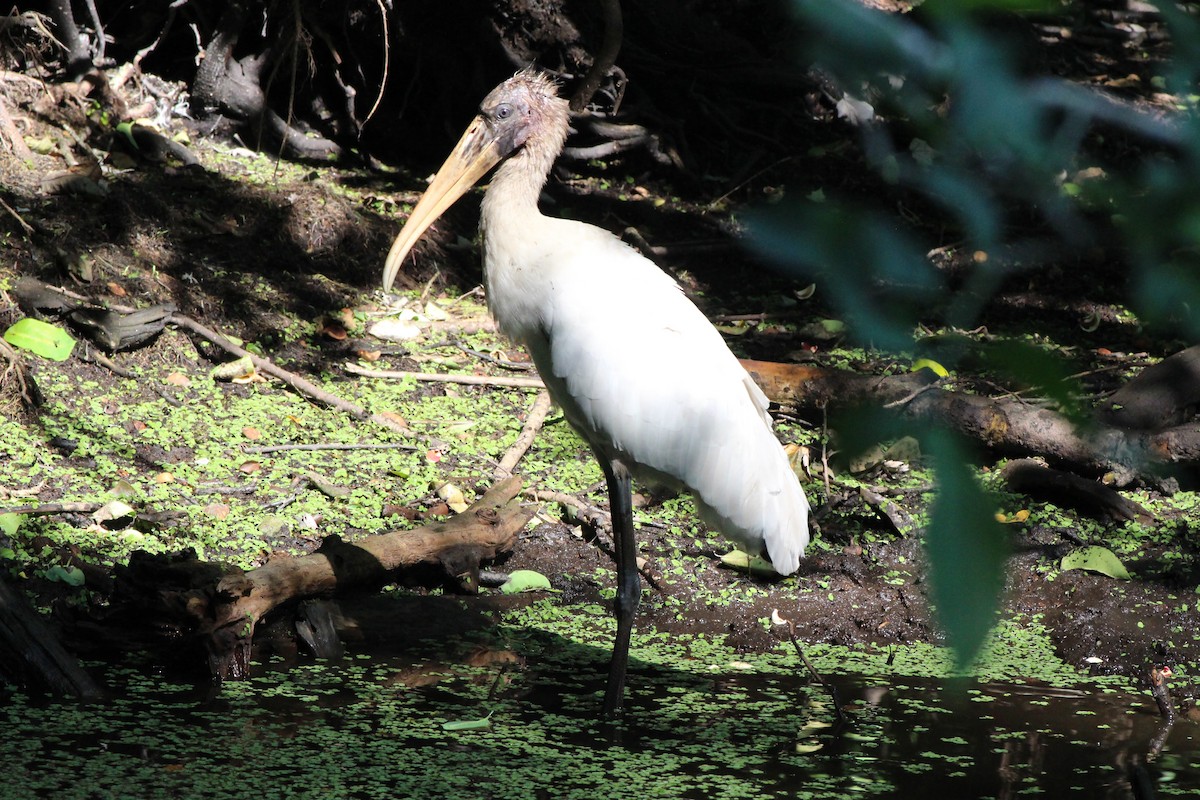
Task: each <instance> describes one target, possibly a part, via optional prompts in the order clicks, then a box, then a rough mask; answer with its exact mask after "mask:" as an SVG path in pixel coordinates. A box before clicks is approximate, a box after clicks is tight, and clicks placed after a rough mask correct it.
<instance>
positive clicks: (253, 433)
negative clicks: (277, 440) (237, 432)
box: [242, 425, 262, 440]
mask: <svg viewBox="0 0 1200 800" xmlns="http://www.w3.org/2000/svg"><path fill="white" fill-rule="evenodd" d="M242 436H245V437H246V438H247V439H251V440H257V439H261V438H262V431H260V430H259V429H258V428H253V427H251V426H249V425H247V426H246V427H244V428H242Z"/></svg>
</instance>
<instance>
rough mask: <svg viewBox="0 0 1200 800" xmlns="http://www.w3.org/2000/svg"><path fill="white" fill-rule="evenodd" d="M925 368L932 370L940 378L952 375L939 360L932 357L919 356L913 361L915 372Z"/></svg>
mask: <svg viewBox="0 0 1200 800" xmlns="http://www.w3.org/2000/svg"><path fill="white" fill-rule="evenodd" d="M923 369H928V370H930V371H931V372H933V374H934V375H937V376H938V377H939V378H948V377H950V373H949V372H947V371H946V368H945V367H943V366H942V365H941V364H939V363H938V362H936V361H934V360H933V359H932V358H918V359H917V360H916V361H914V362H913V365H912V371H913V372H920V371H921V370H923Z"/></svg>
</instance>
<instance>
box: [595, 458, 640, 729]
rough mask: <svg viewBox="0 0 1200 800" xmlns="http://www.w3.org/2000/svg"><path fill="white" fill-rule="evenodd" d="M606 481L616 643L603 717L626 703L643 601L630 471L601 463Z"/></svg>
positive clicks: (617, 464)
mask: <svg viewBox="0 0 1200 800" xmlns="http://www.w3.org/2000/svg"><path fill="white" fill-rule="evenodd" d="M601 465H602V466H603V467H604V477H605V479H606V480H607V481H608V506H609V511H610V513H611V514H612V527H613V547H614V548H615V549H616V557H617V600H616V602H615V603H614V604H613V611H614V613H615V614H616V616H617V639H616V641H615V642H613V652H612V664H611V665H610V666H609V668H608V688H607V689H605V691H604V714H605V716H613V715H615V714H618V713H620V711H621V707H622V705H623V703H624V701H625V668H626V667H627V666H628V665H629V637H630V635H631V634H632V633H633V612H635V611H636V610H637V607H638V601H640V600H641V599H642V582H641V580H640V579H639V578H638V571H637V543H636V542H635V541H634V538H633V497H632V496H631V494H630V491H629V471H628V470H627V469H625V466H624V465H623V464H621V463H620V462H619V461H612V462H604V461H601Z"/></svg>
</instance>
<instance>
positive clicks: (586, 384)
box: [481, 168, 808, 574]
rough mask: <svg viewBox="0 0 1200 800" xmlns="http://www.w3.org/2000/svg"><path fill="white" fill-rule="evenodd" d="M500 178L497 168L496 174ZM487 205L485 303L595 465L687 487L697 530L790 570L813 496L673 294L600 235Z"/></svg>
mask: <svg viewBox="0 0 1200 800" xmlns="http://www.w3.org/2000/svg"><path fill="white" fill-rule="evenodd" d="M502 169H503V168H502ZM504 189H505V180H504V178H503V176H500V175H498V176H497V179H496V181H495V182H494V183H493V185H492V187H491V188H490V189H489V190H488V193H487V195H486V197H485V199H484V203H483V210H482V211H483V217H482V222H481V226H482V229H483V231H484V270H485V276H486V287H487V299H488V306H489V308H490V309H491V311H492V313H493V314H494V315H495V317H496V320H497V322H498V323H499V324H500V328H501V330H503V331H504V333H506V334H507V335H508V336H510V337H512V338H513V339H515V340H516V341H518V342H520V343H521V344H523V345H525V346H526V347H527V348H528V349H529V352H530V354H531V355H532V356H533V360H534V363H535V364H536V365H537V368H538V372H539V373H540V374H541V376H542V379H543V380H544V381H546V384H547V386H548V387H549V389H550V394H551V396H552V397H553V398H554V400H555V402H557V403H558V404H559V405H560V406H561V407H562V409H563V411H564V413H565V414H566V417H567V419H568V420H569V421H570V422H571V424H572V426H574V428H575V429H576V430H577V431H579V433H580V434H581V435H582V436H583V437H584V439H585V440H586V441H587V442H588V444H590V445H591V447H592V449H593V450H595V451H596V454H597V456H598V457H600V458H607V459H610V460H612V459H616V460H619V461H621V462H622V463H624V464H625V465H626V467H627V468H629V470H630V471H631V472H632V473H633V475H634V477H635V478H638V479H640V480H643V481H648V482H650V483H653V484H659V485H664V486H666V487H668V488H670V489H685V490H687V491H689V492H691V493H692V494H693V495H694V496H695V498H696V500H697V503H698V506H699V509H700V512H701V515H702V517H703V518H704V520H705V522H707V523H708V524H709V525H710V526H712V527H715V528H716V529H718V530H720V531H721V532H722V533H724V534H725V535H726V536H727V537H728V538H730V539H732V540H734V541H736V542H738V543H740V544H742V545H743V546H744V547H745V548H746V549H747V550H748V551H749V552H752V553H757V552H760V551H761V552H765V553H766V554H768V555H769V557H770V559H771V563H772V565H773V566H774V567H775V569H776V570H777V571H778V572H780V573H782V574H790V573H792V572H795V571H796V569H797V567H798V565H799V560H800V557H801V556H802V555H803V553H804V548H805V546H806V545H807V544H808V501H807V500H806V498H805V496H804V492H803V490H802V489H801V488H800V484H799V483H798V481H797V480H796V476H795V474H794V473H793V472H792V469H791V466H790V464H789V463H788V460H787V457H786V455H785V454H784V451H783V448H782V447H781V446H780V444H779V442H778V441H777V440H776V439H775V436H774V434H773V433H772V432H771V427H770V426H771V420H770V417H769V416H768V414H767V398H766V397H765V396H764V395H763V393H762V391H761V390H760V389H759V388H758V386H757V385H755V383H754V382H753V380H751V378H750V376H749V375H748V374H747V373H746V371H745V370H744V369H743V368H742V366H741V365H740V364H739V363H738V361H737V359H736V358H735V357H734V355H733V353H731V352H730V350H729V348H728V347H727V346H726V344H725V342H724V340H723V339H722V338H721V335H720V333H718V332H717V330H716V329H715V328H714V327H713V326H712V324H711V323H710V322H709V321H708V319H706V318H705V316H704V315H703V314H702V313H701V312H700V310H699V309H697V308H696V306H695V305H694V304H693V303H692V302H691V301H690V300H689V299H688V298H687V297H686V296H685V295H684V294H683V292H682V290H681V289H680V288H679V286H678V285H677V284H676V283H675V281H674V280H672V279H671V278H670V277H669V276H668V275H666V274H665V273H664V272H662V270H660V269H658V267H656V266H655V265H654V264H653V263H651V262H650V261H649V260H647V259H646V258H645V257H643V256H642V255H640V254H639V253H637V252H636V251H635V250H633V249H632V248H631V247H629V246H628V245H626V244H625V243H624V242H622V241H620V240H619V239H617V238H616V237H615V236H613V235H612V234H610V233H608V232H607V231H604V230H601V229H599V228H596V227H593V226H591V225H586V224H584V223H581V222H575V221H572V220H562V219H554V218H550V217H546V216H543V215H542V214H541V213H540V212H538V210H537V207H536V204H530V203H525V204H520V203H513V202H511V201H510V199H509V198H510V197H511V196H510V195H507V194H506V193H505V191H504Z"/></svg>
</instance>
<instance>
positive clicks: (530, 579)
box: [500, 569, 550, 594]
mask: <svg viewBox="0 0 1200 800" xmlns="http://www.w3.org/2000/svg"><path fill="white" fill-rule="evenodd" d="M549 588H550V581H549V579H548V578H547V577H546V576H545V575H543V574H542V573H540V572H534V571H533V570H531V569H519V570H516V571H515V572H513V573H512V574H511V575H509V576H508V580H506V581H505V582H504V583H503V584H502V585H501V586H500V591H501V592H503V593H504V594H518V593H520V592H542V591H545V590H547V589H549Z"/></svg>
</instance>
